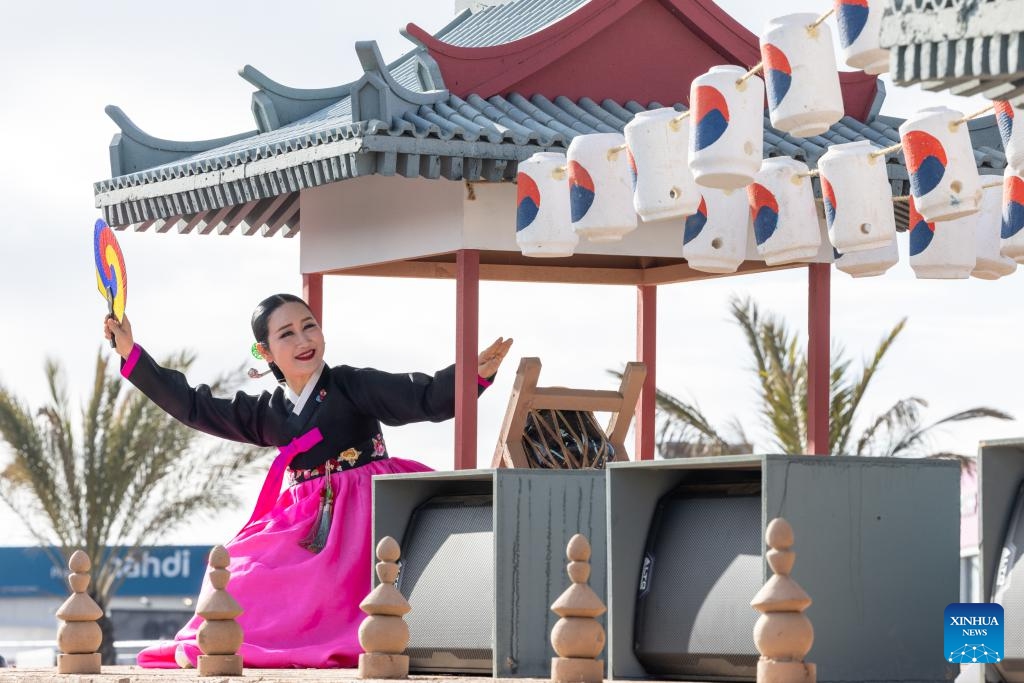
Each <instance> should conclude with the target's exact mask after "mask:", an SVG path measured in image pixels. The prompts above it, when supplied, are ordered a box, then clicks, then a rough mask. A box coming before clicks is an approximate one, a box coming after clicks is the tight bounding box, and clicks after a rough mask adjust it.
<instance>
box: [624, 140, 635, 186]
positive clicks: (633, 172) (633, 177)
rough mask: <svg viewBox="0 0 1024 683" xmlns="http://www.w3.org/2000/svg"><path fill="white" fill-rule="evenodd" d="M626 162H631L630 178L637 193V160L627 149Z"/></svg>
mask: <svg viewBox="0 0 1024 683" xmlns="http://www.w3.org/2000/svg"><path fill="white" fill-rule="evenodd" d="M626 161H627V162H629V177H630V179H631V180H632V181H633V191H634V192H636V179H637V171H636V159H635V158H634V157H633V153H632V152H631V151H629V149H626Z"/></svg>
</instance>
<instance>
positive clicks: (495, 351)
mask: <svg viewBox="0 0 1024 683" xmlns="http://www.w3.org/2000/svg"><path fill="white" fill-rule="evenodd" d="M511 346H512V340H511V339H504V338H502V337H498V338H497V339H496V340H495V341H494V343H493V344H491V345H490V346H488V347H487V348H486V349H484V350H483V351H481V352H480V357H479V358H478V359H477V374H479V375H480V376H481V377H490V376H491V375H493V374H494V373H496V372H497V371H498V367H499V366H500V365H501V361H503V360H504V359H505V354H506V353H508V350H509V347H511Z"/></svg>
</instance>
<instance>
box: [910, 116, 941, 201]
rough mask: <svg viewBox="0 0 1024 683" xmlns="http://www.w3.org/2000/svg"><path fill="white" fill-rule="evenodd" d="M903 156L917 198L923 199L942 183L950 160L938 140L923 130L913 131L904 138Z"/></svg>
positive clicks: (911, 187) (913, 192)
mask: <svg viewBox="0 0 1024 683" xmlns="http://www.w3.org/2000/svg"><path fill="white" fill-rule="evenodd" d="M903 155H904V156H905V157H906V160H907V170H908V171H909V172H910V191H911V194H913V195H914V196H915V197H923V196H924V195H926V194H928V193H929V192H931V191H932V190H934V189H935V188H936V187H938V185H939V183H940V182H942V176H943V175H945V173H946V165H947V164H948V160H947V159H946V150H945V149H944V148H943V147H942V143H941V142H939V140H938V139H937V138H935V137H934V136H932V135H930V134H928V133H926V132H924V131H922V130H912V131H910V132H909V133H907V134H906V135H904V136H903Z"/></svg>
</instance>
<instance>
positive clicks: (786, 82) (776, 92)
mask: <svg viewBox="0 0 1024 683" xmlns="http://www.w3.org/2000/svg"><path fill="white" fill-rule="evenodd" d="M761 59H762V60H763V61H764V76H765V79H764V80H765V87H766V88H767V89H768V105H769V106H770V107H771V108H772V109H777V108H778V106H779V105H780V104H782V100H783V99H784V98H785V97H786V93H788V92H789V86H790V85H791V84H792V83H793V68H792V67H791V66H790V65H789V59H788V58H787V57H786V54H785V53H784V52H783V51H782V50H780V49H779V48H777V47H776V46H774V45H772V44H771V43H765V44H763V45H762V46H761Z"/></svg>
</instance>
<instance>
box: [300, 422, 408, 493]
mask: <svg viewBox="0 0 1024 683" xmlns="http://www.w3.org/2000/svg"><path fill="white" fill-rule="evenodd" d="M364 443H365V442H364ZM370 443H371V444H372V446H373V449H372V451H364V450H360V449H357V448H348V449H346V450H344V451H342V452H341V453H339V454H338V455H337V457H335V458H332V459H331V460H328V461H327V462H325V463H324V464H322V465H317V466H316V467H311V468H309V469H301V470H299V469H289V470H288V476H289V477H290V479H291V483H292V485H293V486H294V485H295V484H301V483H302V482H304V481H309V480H310V479H316V478H317V477H322V476H324V475H325V474H326V473H327V472H328V471H329V470H333V471H335V472H337V471H340V470H350V469H353V468H355V467H359V466H361V465H365V464H367V463H368V462H370V459H373V460H380V459H383V458H387V457H388V451H387V447H385V445H384V436H383V435H382V434H377V435H376V436H374V437H372V438H371V439H370ZM364 455H367V456H369V457H368V458H367V457H364ZM360 461H362V462H360Z"/></svg>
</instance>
